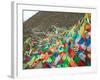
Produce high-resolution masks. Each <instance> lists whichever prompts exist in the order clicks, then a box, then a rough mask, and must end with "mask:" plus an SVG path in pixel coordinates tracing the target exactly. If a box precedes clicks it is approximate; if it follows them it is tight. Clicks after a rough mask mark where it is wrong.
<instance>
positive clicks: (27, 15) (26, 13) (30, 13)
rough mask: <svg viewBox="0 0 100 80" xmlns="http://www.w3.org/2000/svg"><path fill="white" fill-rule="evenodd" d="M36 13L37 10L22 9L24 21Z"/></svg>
mask: <svg viewBox="0 0 100 80" xmlns="http://www.w3.org/2000/svg"><path fill="white" fill-rule="evenodd" d="M36 13H38V11H24V14H23V15H24V17H23V18H24V19H23V20H24V22H25V21H26V20H28V19H29V18H31V17H32V16H33V15H35V14H36Z"/></svg>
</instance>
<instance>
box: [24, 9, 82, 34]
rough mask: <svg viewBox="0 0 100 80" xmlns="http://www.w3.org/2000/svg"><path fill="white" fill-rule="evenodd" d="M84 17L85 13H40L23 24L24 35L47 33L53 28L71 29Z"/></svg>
mask: <svg viewBox="0 0 100 80" xmlns="http://www.w3.org/2000/svg"><path fill="white" fill-rule="evenodd" d="M83 17H84V13H71V12H49V11H39V12H38V13H37V14H35V15H33V16H32V17H31V18H29V19H28V20H27V21H25V22H23V31H24V33H33V32H34V31H41V32H45V31H48V29H50V28H51V27H52V25H54V26H56V27H58V28H69V27H71V26H73V25H74V24H77V23H78V21H79V20H80V19H81V18H83Z"/></svg>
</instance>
